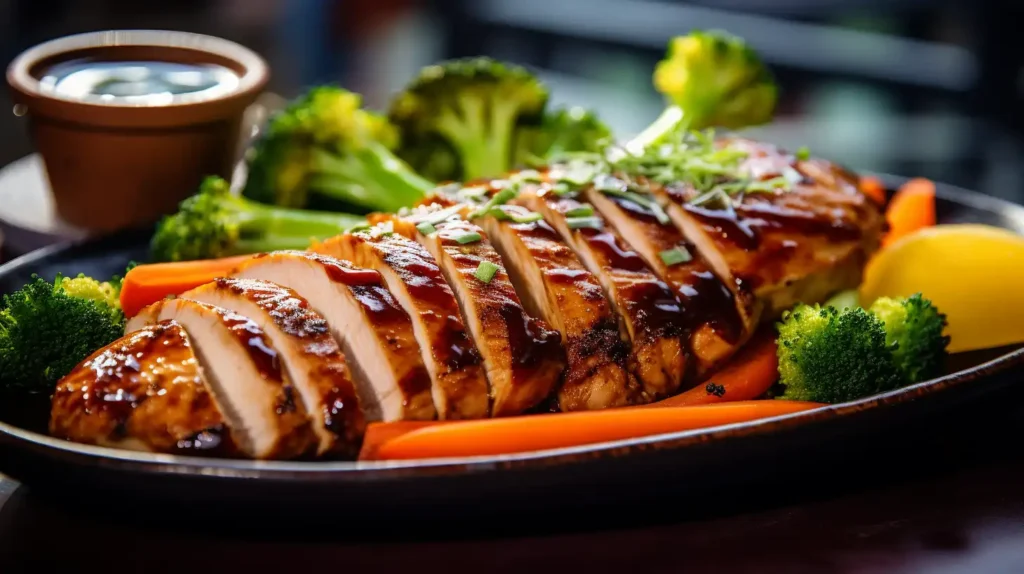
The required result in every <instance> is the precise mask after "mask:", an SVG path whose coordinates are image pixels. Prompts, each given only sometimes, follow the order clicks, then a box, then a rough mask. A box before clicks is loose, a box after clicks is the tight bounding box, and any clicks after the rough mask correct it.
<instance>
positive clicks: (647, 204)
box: [600, 189, 670, 225]
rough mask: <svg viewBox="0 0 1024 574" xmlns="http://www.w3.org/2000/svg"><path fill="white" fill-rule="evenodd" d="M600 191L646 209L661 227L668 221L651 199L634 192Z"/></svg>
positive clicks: (663, 212) (665, 214)
mask: <svg viewBox="0 0 1024 574" xmlns="http://www.w3.org/2000/svg"><path fill="white" fill-rule="evenodd" d="M600 191H601V193H603V194H605V195H610V196H612V197H618V198H619V199H625V200H626V201H629V202H631V203H635V204H637V205H639V206H640V207H643V208H645V209H647V210H648V211H650V212H651V214H653V215H654V218H655V219H657V220H658V223H660V224H662V225H666V224H668V222H669V221H670V219H669V218H668V214H667V213H665V210H664V209H662V208H661V206H660V205H658V202H657V201H655V200H654V199H653V198H651V199H648V198H646V197H644V196H643V195H641V194H639V193H636V192H635V191H622V190H621V189H602V190H600Z"/></svg>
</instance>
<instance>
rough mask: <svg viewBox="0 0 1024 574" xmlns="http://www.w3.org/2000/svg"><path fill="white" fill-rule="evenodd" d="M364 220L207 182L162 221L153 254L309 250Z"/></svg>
mask: <svg viewBox="0 0 1024 574" xmlns="http://www.w3.org/2000/svg"><path fill="white" fill-rule="evenodd" d="M364 221H365V219H364V218H363V217H362V216H358V215H350V214H343V213H322V212H317V211H306V210H300V209H287V208H284V207H275V206H270V205H264V204H262V203H257V202H255V201H251V200H249V199H246V198H244V197H240V196H238V195H235V194H233V193H232V192H231V189H230V186H229V185H228V182H226V181H224V180H223V179H221V178H219V177H208V178H206V179H205V180H204V181H203V183H202V186H201V187H200V189H199V192H198V193H197V194H196V195H194V196H192V197H190V198H188V199H186V200H185V201H183V202H182V203H181V206H180V207H179V209H178V212H177V213H175V214H174V215H171V216H168V217H166V218H164V220H163V221H161V222H160V224H159V226H158V227H157V231H156V233H155V234H154V235H153V239H152V242H151V244H150V251H151V255H152V257H153V259H155V260H157V261H184V260H190V259H209V258H215V257H226V256H229V255H242V254H246V253H262V252H266V251H276V250H279V249H305V248H307V247H309V244H310V243H311V242H312V240H313V239H324V238H327V237H331V236H334V235H338V234H339V233H343V232H345V231H346V230H347V229H349V228H350V227H352V226H354V225H358V224H361V223H363V222H364Z"/></svg>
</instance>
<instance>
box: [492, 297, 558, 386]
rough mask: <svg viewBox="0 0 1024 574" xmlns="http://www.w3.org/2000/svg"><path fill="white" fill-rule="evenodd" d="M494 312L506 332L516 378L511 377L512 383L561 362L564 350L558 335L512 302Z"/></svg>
mask: <svg viewBox="0 0 1024 574" xmlns="http://www.w3.org/2000/svg"><path fill="white" fill-rule="evenodd" d="M498 312H499V314H500V315H501V319H502V321H503V322H504V324H505V326H506V328H507V330H508V340H509V349H510V351H511V354H512V361H513V362H512V370H513V371H514V372H518V376H513V377H512V380H513V381H524V382H527V381H525V380H524V379H526V377H523V376H522V375H529V374H530V373H532V372H533V371H535V370H536V369H537V367H539V366H540V365H542V364H544V363H546V362H549V361H558V362H564V360H565V351H564V349H562V344H561V335H559V333H557V332H556V331H552V330H550V329H548V328H546V327H545V326H544V324H543V323H541V322H540V321H538V320H536V319H533V318H531V317H530V316H528V315H527V314H526V313H525V312H524V311H523V308H522V307H521V306H519V305H516V304H514V303H511V302H509V303H505V304H503V305H501V307H499V309H498ZM514 374H515V373H514Z"/></svg>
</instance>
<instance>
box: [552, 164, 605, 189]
mask: <svg viewBox="0 0 1024 574" xmlns="http://www.w3.org/2000/svg"><path fill="white" fill-rule="evenodd" d="M596 175H597V168H596V167H595V166H593V165H591V164H589V163H582V162H573V163H572V164H570V165H569V166H568V168H566V169H560V170H558V171H557V172H556V173H555V174H552V176H553V177H554V179H556V180H557V181H560V182H565V183H567V184H569V185H573V186H576V187H583V186H585V185H587V184H589V183H590V182H591V181H593V179H594V176H596Z"/></svg>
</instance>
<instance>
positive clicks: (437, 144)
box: [388, 58, 548, 181]
mask: <svg viewBox="0 0 1024 574" xmlns="http://www.w3.org/2000/svg"><path fill="white" fill-rule="evenodd" d="M547 101H548V92H547V88H545V87H544V85H543V84H542V83H541V82H540V80H538V79H537V77H535V76H534V75H533V74H531V73H530V72H529V71H528V70H526V69H525V68H522V67H519V66H514V65H510V64H504V63H501V62H498V61H495V60H492V59H490V58H469V59H460V60H450V61H446V62H441V63H439V64H435V65H433V66H428V67H426V68H424V69H423V70H422V71H421V72H420V74H419V76H418V77H417V78H416V79H415V80H413V82H412V83H411V84H409V85H408V86H407V87H406V88H405V90H403V91H402V92H401V93H399V94H398V95H397V96H396V97H395V99H394V101H393V102H392V104H391V108H390V110H389V112H388V117H389V118H390V120H391V121H392V122H393V123H394V124H395V125H396V126H398V128H399V130H400V131H401V139H402V147H401V148H400V150H399V155H400V156H401V157H403V158H405V159H406V160H407V161H409V162H410V163H411V164H412V166H413V167H414V168H415V169H416V170H417V171H419V172H420V173H426V174H429V175H430V176H431V177H433V178H434V179H435V180H438V181H441V180H450V181H469V180H475V179H481V178H488V177H499V176H501V175H504V174H505V173H507V172H508V171H509V170H510V169H511V168H512V166H513V161H514V160H515V158H514V157H513V156H514V153H515V151H516V145H517V144H516V140H517V138H518V132H519V130H520V129H521V128H522V127H523V126H527V125H537V124H539V123H540V121H541V118H542V117H543V115H544V110H545V107H546V106H547ZM445 170H447V173H445Z"/></svg>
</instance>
